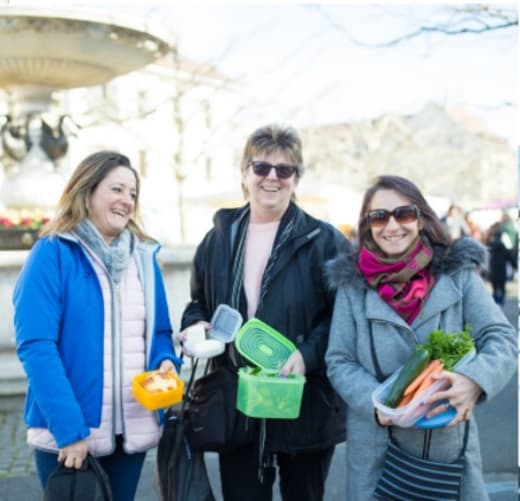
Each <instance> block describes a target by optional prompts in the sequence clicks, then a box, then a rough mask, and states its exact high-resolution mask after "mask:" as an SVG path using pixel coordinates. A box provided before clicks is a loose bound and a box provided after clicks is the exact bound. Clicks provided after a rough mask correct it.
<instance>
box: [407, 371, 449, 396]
mask: <svg viewBox="0 0 520 501" xmlns="http://www.w3.org/2000/svg"><path fill="white" fill-rule="evenodd" d="M443 369H444V366H443V365H442V363H441V364H440V366H439V367H437V368H435V369H434V370H433V372H431V373H430V375H429V376H427V377H426V379H425V380H424V381H423V382H422V383H421V384H420V385H419V388H417V390H415V392H414V394H413V398H415V397H417V396H418V395H420V394H421V393H422V392H423V391H424V390H426V389H427V388H429V387H430V386H431V385H432V384H433V383H435V382H436V381H437V380H436V379H433V378H432V376H433V375H435V374H440V373H441V372H442V371H443Z"/></svg>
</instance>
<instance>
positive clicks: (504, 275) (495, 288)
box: [486, 221, 517, 305]
mask: <svg viewBox="0 0 520 501" xmlns="http://www.w3.org/2000/svg"><path fill="white" fill-rule="evenodd" d="M504 234H505V231H504V228H503V223H502V222H501V221H497V222H496V223H494V224H492V225H491V226H490V228H489V230H488V234H487V239H486V240H487V241H486V243H487V246H488V249H489V265H488V269H487V278H488V279H489V282H490V284H491V287H492V294H493V299H494V300H495V302H496V303H497V304H500V305H503V304H504V302H505V300H506V282H507V280H508V279H511V278H512V274H513V273H514V270H516V269H517V259H516V255H514V254H513V249H512V248H508V247H507V245H506V244H505V243H504V241H506V242H510V237H509V235H507V233H506V235H507V238H504ZM508 270H509V271H508ZM508 274H509V276H508Z"/></svg>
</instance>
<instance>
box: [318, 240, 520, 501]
mask: <svg viewBox="0 0 520 501" xmlns="http://www.w3.org/2000/svg"><path fill="white" fill-rule="evenodd" d="M484 258H485V251H484V249H483V247H482V246H481V245H480V244H478V243H477V242H475V241H473V240H472V239H469V238H464V239H460V240H457V241H455V242H454V243H453V245H452V246H451V248H450V250H449V251H448V253H445V252H444V251H443V250H442V249H440V248H438V249H435V248H434V259H433V261H432V264H431V267H432V271H433V273H434V275H435V285H434V287H433V288H432V290H431V292H430V294H429V296H428V298H427V299H426V301H425V303H424V306H423V309H422V311H421V313H420V314H419V315H418V317H417V318H416V319H415V320H414V321H413V323H412V324H411V325H409V324H408V323H407V322H406V321H405V320H404V319H403V318H402V317H401V316H400V315H398V314H397V313H396V312H395V311H394V310H393V309H392V308H391V307H390V306H389V305H388V304H386V303H385V302H384V301H383V300H382V299H381V298H380V297H379V296H378V294H377V291H376V290H374V289H372V288H371V287H370V286H369V285H368V284H367V283H366V282H365V280H364V278H363V277H362V276H361V274H360V272H359V270H358V267H357V264H356V261H355V256H341V257H339V258H337V259H335V260H334V261H333V262H331V263H330V266H329V268H328V272H329V278H330V283H331V285H332V287H333V288H335V289H337V295H336V303H335V308H334V316H333V320H332V325H331V332H330V339H329V346H328V350H327V354H326V362H327V371H328V372H327V373H328V377H329V379H330V381H331V383H332V385H333V387H334V388H335V390H336V391H337V392H338V393H339V395H340V396H341V397H342V398H343V399H344V401H345V402H346V403H347V444H348V447H347V497H346V499H348V500H349V501H367V500H372V499H374V498H373V491H374V487H375V485H376V482H377V480H378V478H379V476H380V473H381V468H382V464H383V458H384V453H385V450H386V446H387V442H388V433H387V429H386V428H385V427H381V426H379V425H378V424H377V423H376V421H375V418H374V406H373V404H372V399H371V395H372V392H373V391H374V390H375V389H376V387H377V386H378V385H379V383H378V381H377V379H376V376H375V369H374V364H373V361H372V356H371V352H370V342H369V328H371V329H372V332H373V336H374V342H375V349H376V352H377V357H378V361H379V364H380V366H381V370H382V371H383V373H384V374H385V376H386V375H390V374H391V373H392V372H394V371H395V370H396V369H398V368H399V367H400V366H401V365H402V364H403V363H404V362H405V361H406V360H407V358H408V357H409V356H410V355H411V353H412V352H413V350H414V349H415V347H416V345H417V344H418V343H423V342H425V341H426V340H427V337H428V334H429V333H430V332H431V331H432V330H434V329H439V328H442V329H444V330H445V331H446V332H456V331H460V330H462V329H463V327H464V325H465V324H469V325H470V326H471V328H472V331H471V335H472V336H473V338H474V340H475V345H476V348H477V355H476V357H474V358H473V359H472V361H471V362H469V363H468V364H467V365H465V368H464V369H463V370H461V372H462V373H464V374H465V375H466V376H468V377H470V378H471V379H472V380H473V381H475V382H476V383H477V384H478V385H479V386H480V387H481V388H482V389H483V394H482V397H481V399H480V401H479V403H483V402H485V401H487V400H489V399H490V398H492V397H493V396H495V395H496V394H497V393H498V392H500V391H501V390H502V388H503V387H504V386H505V385H506V383H507V382H508V381H509V379H510V378H511V376H512V375H513V373H514V371H515V368H516V363H517V362H516V361H517V358H516V351H517V350H516V333H515V330H514V329H513V327H512V326H511V325H510V323H509V322H508V321H507V319H506V318H505V316H504V314H503V313H502V310H501V309H500V308H499V307H498V306H497V305H496V304H495V303H494V302H493V300H492V298H491V295H490V293H489V292H488V290H487V289H486V288H485V286H484V283H483V281H482V279H481V278H480V276H479V275H478V273H477V272H476V270H475V268H476V266H477V264H479V263H482V262H483V261H484ZM392 429H393V436H394V438H395V439H396V441H397V442H398V444H399V445H400V446H401V447H402V448H403V449H404V450H406V451H408V452H410V453H411V454H414V455H417V456H419V457H420V456H421V453H422V447H423V438H424V431H423V430H420V429H417V428H399V427H393V428H392ZM463 432H464V424H459V425H457V426H455V427H446V428H440V429H435V430H433V433H432V437H431V448H430V458H431V459H437V460H440V461H453V460H454V459H456V457H457V456H458V454H459V452H460V449H461V447H462V437H463ZM462 499H463V500H464V501H480V500H487V499H488V496H487V494H486V488H485V485H484V481H483V476H482V464H481V455H480V449H479V438H478V430H477V426H476V423H475V421H474V418H473V417H472V418H471V426H470V432H469V441H468V446H467V450H466V470H465V476H464V481H463V497H462Z"/></svg>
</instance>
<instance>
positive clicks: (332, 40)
mask: <svg viewBox="0 0 520 501" xmlns="http://www.w3.org/2000/svg"><path fill="white" fill-rule="evenodd" d="M3 3H4V4H5V3H8V4H9V5H11V6H13V7H16V6H23V5H24V4H32V5H34V4H35V2H23V1H20V0H4V2H3ZM60 3H61V4H64V5H65V4H66V5H67V6H69V7H70V6H74V8H78V9H88V10H97V11H101V12H110V13H111V14H113V15H114V16H115V17H116V18H117V16H119V15H121V16H124V17H126V18H131V17H133V18H135V19H138V20H139V21H140V22H143V23H144V24H145V25H146V26H149V27H150V28H151V29H152V30H153V29H154V27H160V32H161V33H167V34H168V37H169V38H170V39H174V40H176V45H177V50H178V53H179V54H180V55H181V56H184V57H187V58H189V59H192V60H194V61H199V62H207V63H210V64H212V65H214V66H215V67H216V69H217V70H218V71H219V72H220V73H221V74H222V75H224V76H226V77H229V78H231V79H233V80H234V82H235V84H236V87H235V88H236V90H237V93H238V95H239V99H240V101H241V103H242V105H241V110H242V111H241V114H242V117H241V118H242V120H244V121H245V122H248V126H249V128H250V129H252V128H254V127H256V126H258V125H262V124H264V123H266V122H282V123H289V124H291V125H295V126H297V127H298V126H311V125H319V124H332V123H340V122H345V121H349V120H356V119H365V118H375V117H378V116H380V115H381V114H383V113H402V114H409V113H415V112H418V111H419V110H420V109H421V108H422V107H423V106H425V105H426V104H427V103H428V102H430V101H434V102H436V103H439V104H443V105H446V106H449V107H461V108H463V109H465V110H466V111H468V112H470V113H472V114H474V115H476V116H478V117H479V118H480V119H481V120H483V122H484V125H485V126H486V127H487V128H488V129H489V130H491V131H492V132H493V133H495V134H497V135H499V136H501V137H504V138H506V139H508V140H509V141H510V142H511V144H512V145H514V146H516V145H517V144H518V143H519V141H518V88H519V85H518V77H517V74H518V30H517V29H516V28H514V29H507V30H499V31H495V32H491V33H487V34H480V35H458V36H446V35H441V34H431V33H430V34H425V35H422V36H420V37H416V38H413V39H410V40H408V41H404V42H402V43H400V44H397V45H395V46H392V47H387V48H376V47H369V46H370V45H374V44H378V43H384V42H386V41H388V40H391V39H394V38H395V37H398V36H401V35H403V34H406V33H410V32H412V31H414V30H416V29H417V28H418V27H420V26H421V25H431V24H439V23H444V22H448V21H449V20H452V21H453V20H454V19H455V8H458V9H461V8H464V7H465V6H467V5H469V4H465V3H464V2H458V3H456V4H455V3H453V4H441V3H435V4H431V3H430V4H421V3H418V2H414V3H408V4H406V3H400V4H396V3H389V2H380V3H378V4H368V3H366V2H363V3H361V2H349V3H348V4H334V5H332V4H325V3H313V4H298V3H293V2H290V3H283V2H276V4H273V3H264V4H256V5H252V4H249V3H247V4H246V5H244V4H243V3H241V5H227V4H215V2H213V3H212V4H205V5H200V3H199V4H197V2H195V4H194V5H193V4H190V5H188V4H187V3H183V2H182V3H179V2H171V1H170V2H166V1H155V2H154V1H151V2H144V1H143V2H124V1H121V0H112V1H111V2H109V3H102V2H99V1H96V0H91V1H83V2H68V1H67V2H65V1H62V0H56V1H55V2H53V4H54V5H59V4H60ZM495 7H500V4H497V5H495ZM502 7H507V8H509V9H516V8H517V7H516V6H515V4H512V3H511V4H508V5H503V6H502ZM465 17H466V19H469V17H470V15H469V14H466V15H465ZM465 25H466V26H469V25H471V26H476V25H475V23H474V22H470V21H467V22H466V24H465ZM367 45H368V46H367Z"/></svg>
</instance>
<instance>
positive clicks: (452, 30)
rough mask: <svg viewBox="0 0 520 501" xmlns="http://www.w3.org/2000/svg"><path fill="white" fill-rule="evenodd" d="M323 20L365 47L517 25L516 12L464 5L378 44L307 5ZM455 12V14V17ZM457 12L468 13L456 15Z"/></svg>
mask: <svg viewBox="0 0 520 501" xmlns="http://www.w3.org/2000/svg"><path fill="white" fill-rule="evenodd" d="M308 7H309V8H312V9H315V10H317V11H318V12H320V14H321V15H322V16H323V17H324V18H325V19H326V21H327V23H328V24H329V25H330V26H332V27H333V28H334V29H336V30H337V31H339V32H340V33H343V35H344V36H345V37H346V38H347V39H348V40H349V41H350V42H352V43H354V44H355V45H359V46H361V47H367V48H385V47H393V46H396V45H399V44H401V43H404V42H407V41H409V40H412V39H413V38H417V37H420V36H422V35H424V34H428V33H440V34H443V35H446V36H460V35H467V34H473V35H480V34H483V33H487V32H492V31H499V30H504V29H508V28H512V27H514V26H518V15H517V13H516V11H514V10H510V11H506V10H500V9H492V8H491V7H489V6H485V5H483V6H466V7H462V8H461V9H458V10H457V11H455V13H454V14H455V16H451V18H450V19H449V20H448V21H447V22H445V23H437V24H431V25H423V26H420V27H419V28H418V29H416V30H414V31H411V32H409V33H405V34H403V35H401V36H398V37H396V38H393V39H391V40H387V41H386V42H381V43H367V42H364V41H362V40H359V39H357V38H356V37H354V36H352V35H351V34H350V33H349V31H348V30H347V29H346V28H345V26H344V25H342V24H340V23H338V22H336V21H335V20H334V19H333V18H332V17H331V15H330V14H329V13H328V12H327V10H326V9H325V8H324V7H323V6H322V5H310V6H308ZM457 14H458V15H459V17H457ZM460 14H471V15H470V16H465V15H463V16H460Z"/></svg>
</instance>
